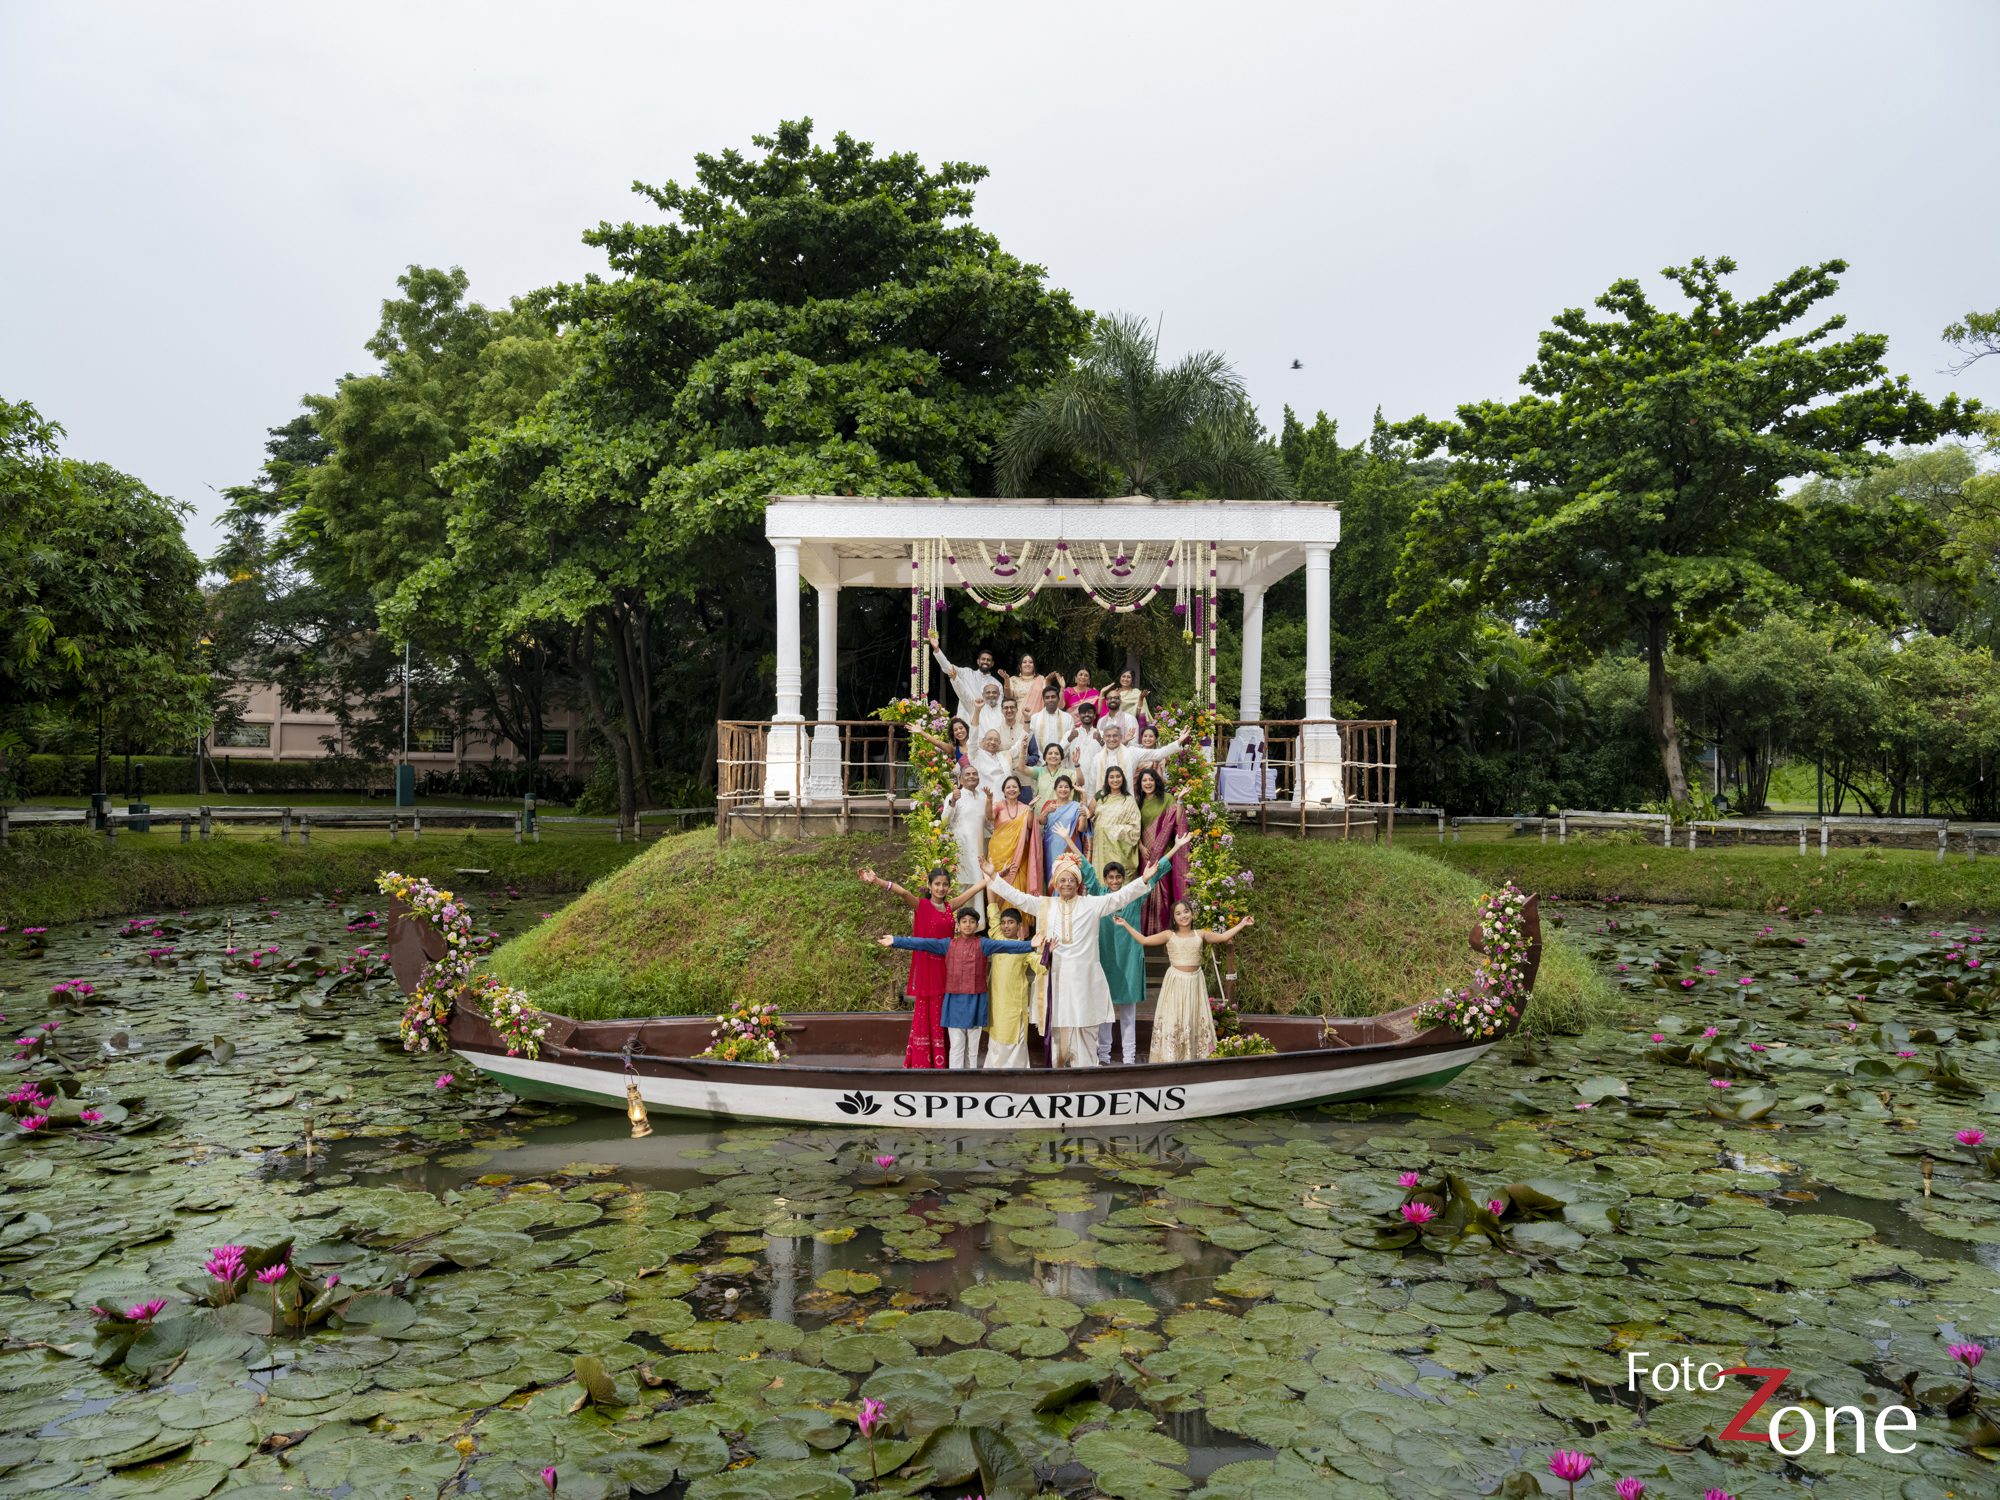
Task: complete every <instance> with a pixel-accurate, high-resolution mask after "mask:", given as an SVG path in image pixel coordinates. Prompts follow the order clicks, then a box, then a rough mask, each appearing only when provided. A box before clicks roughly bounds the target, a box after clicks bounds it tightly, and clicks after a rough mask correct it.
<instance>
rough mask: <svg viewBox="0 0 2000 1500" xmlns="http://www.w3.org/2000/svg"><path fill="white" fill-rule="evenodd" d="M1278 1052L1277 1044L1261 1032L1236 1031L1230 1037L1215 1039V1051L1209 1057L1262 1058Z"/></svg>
mask: <svg viewBox="0 0 2000 1500" xmlns="http://www.w3.org/2000/svg"><path fill="white" fill-rule="evenodd" d="M1277 1050H1278V1046H1277V1043H1275V1042H1273V1041H1272V1040H1271V1039H1270V1038H1269V1037H1267V1036H1265V1035H1263V1034H1262V1033H1260V1032H1255V1031H1236V1032H1231V1033H1230V1034H1229V1035H1228V1036H1219V1037H1217V1038H1216V1039H1215V1050H1214V1051H1213V1052H1211V1053H1209V1054H1208V1055H1209V1056H1210V1057H1211V1058H1215V1057H1262V1056H1264V1055H1265V1054H1266V1053H1269V1052H1276V1051H1277Z"/></svg>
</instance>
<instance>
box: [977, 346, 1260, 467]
mask: <svg viewBox="0 0 2000 1500" xmlns="http://www.w3.org/2000/svg"><path fill="white" fill-rule="evenodd" d="M1159 354H1160V344H1159V337H1158V335H1157V334H1156V333H1155V332H1154V331H1153V329H1152V328H1151V327H1150V326H1149V325H1148V324H1147V323H1146V320H1145V319H1143V318H1134V317H1131V316H1128V315H1126V314H1123V313H1120V314H1116V315H1114V316H1112V317H1108V318H1101V319H1099V320H1098V323H1097V326H1096V328H1095V329H1093V330H1092V332H1091V336H1090V344H1089V347H1088V348H1087V349H1085V351H1084V353H1083V356H1082V358H1081V359H1079V360H1078V361H1077V363H1076V364H1075V365H1074V366H1073V367H1072V368H1070V369H1067V370H1064V371H1063V372H1062V373H1061V374H1059V375H1058V376H1057V377H1056V378H1055V379H1054V380H1053V381H1051V382H1050V383H1049V385H1048V386H1047V387H1046V388H1045V389H1043V390H1041V391H1038V392H1036V393H1035V395H1033V396H1032V397H1030V398H1029V399H1028V401H1027V402H1026V403H1025V404H1024V405H1023V406H1022V407H1021V409H1020V410H1019V411H1018V412H1016V413H1015V414H1014V417H1013V420H1012V421H1011V422H1010V423H1009V424H1008V426H1007V431H1006V434H1005V436H1004V437H1003V438H1002V439H1001V442H1000V486H1001V488H1002V489H1003V490H1004V491H1006V493H1008V494H1010V495H1023V494H1026V493H1027V492H1028V489H1029V487H1030V486H1031V485H1032V484H1033V482H1034V479H1035V477H1036V473H1037V470H1038V469H1039V468H1040V466H1041V465H1042V463H1043V462H1044V460H1046V459H1048V458H1049V457H1051V456H1060V455H1069V456H1071V457H1074V458H1078V459H1081V460H1082V461H1083V462H1084V463H1086V464H1088V465H1093V466H1096V467H1098V468H1101V469H1104V470H1108V471H1109V472H1111V473H1113V474H1116V475H1117V476H1118V480H1119V482H1120V484H1121V485H1122V486H1123V487H1124V491H1125V493H1127V494H1132V495H1154V496H1159V497H1162V498H1167V497H1171V496H1175V495H1184V494H1189V493H1195V492H1198V493H1202V494H1207V495H1215V496H1224V497H1229V498H1232V499H1251V500H1259V499H1282V498H1286V497H1289V496H1290V494H1291V492H1292V487H1291V481H1290V478H1289V477H1288V475H1287V474H1286V472H1285V467H1284V465H1283V464H1281V463H1280V462H1279V461H1278V457H1277V455H1276V454H1275V453H1273V452H1272V451H1271V448H1270V446H1269V444H1267V443H1266V442H1265V441H1264V440H1263V436H1262V434H1261V433H1260V432H1259V430H1258V426H1257V418H1256V413H1255V412H1254V411H1252V410H1251V407H1250V402H1249V398H1248V397H1247V396H1246V395H1245V394H1244V391H1243V381H1242V379H1241V378H1240V377H1239V376H1238V375H1237V373H1236V371H1235V370H1234V369H1233V368H1231V367H1230V365H1229V363H1228V362H1227V361H1226V360H1224V359H1223V357H1222V356H1221V355H1220V354H1217V353H1216V352H1214V351H1213V350H1208V349H1204V350H1200V351H1198V352H1196V353H1193V354H1189V355H1187V356H1185V357H1184V358H1182V359H1181V360H1180V361H1179V362H1178V363H1176V364H1173V365H1169V366H1167V367H1165V368H1162V367H1161V365H1160V362H1159Z"/></svg>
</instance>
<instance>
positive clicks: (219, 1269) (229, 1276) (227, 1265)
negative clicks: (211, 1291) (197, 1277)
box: [201, 1245, 243, 1283]
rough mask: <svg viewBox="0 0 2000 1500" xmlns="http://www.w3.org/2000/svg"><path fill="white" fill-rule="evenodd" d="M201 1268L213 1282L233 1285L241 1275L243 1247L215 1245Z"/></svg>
mask: <svg viewBox="0 0 2000 1500" xmlns="http://www.w3.org/2000/svg"><path fill="white" fill-rule="evenodd" d="M201 1268H202V1269H203V1270H204V1271H206V1272H208V1274H209V1275H210V1276H212V1277H213V1278H214V1279H215V1280H217V1281H220V1282H224V1283H233V1282H234V1281H235V1280H236V1279H237V1278H238V1277H240V1276H241V1275H242V1274H243V1247H242V1246H241V1245H217V1246H216V1247H215V1248H214V1249H213V1250H211V1251H209V1252H208V1259H207V1260H205V1261H203V1262H202V1264H201Z"/></svg>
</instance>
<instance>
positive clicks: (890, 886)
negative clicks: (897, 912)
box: [861, 865, 917, 911]
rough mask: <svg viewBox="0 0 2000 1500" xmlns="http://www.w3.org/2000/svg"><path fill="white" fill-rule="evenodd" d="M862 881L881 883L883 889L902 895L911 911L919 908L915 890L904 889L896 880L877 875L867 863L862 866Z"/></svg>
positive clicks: (869, 883)
mask: <svg viewBox="0 0 2000 1500" xmlns="http://www.w3.org/2000/svg"><path fill="white" fill-rule="evenodd" d="M861 883H862V884H863V885H879V886H880V887H881V888H882V889H883V890H885V891H887V892H888V893H889V894H890V895H892V896H901V897H902V898H903V904H904V905H905V906H907V907H909V909H910V910H911V911H915V910H916V909H917V897H916V893H915V892H913V891H906V890H904V889H903V888H902V887H901V886H900V885H897V884H896V882H895V881H893V880H884V879H883V878H882V877H881V876H880V875H877V874H876V873H875V872H874V870H872V869H870V868H869V867H868V866H866V865H864V866H862V869H861Z"/></svg>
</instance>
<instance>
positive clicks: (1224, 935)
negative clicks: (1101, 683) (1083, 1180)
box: [861, 646, 1251, 1068]
mask: <svg viewBox="0 0 2000 1500" xmlns="http://www.w3.org/2000/svg"><path fill="white" fill-rule="evenodd" d="M933 650H935V651H936V653H937V659H938V663H939V665H940V666H941V667H942V668H943V670H944V673H945V676H946V678H947V679H948V680H949V681H950V682H951V684H952V687H953V689H954V691H955V692H956V695H957V698H958V709H957V712H956V714H955V715H954V717H953V719H952V723H951V728H950V739H949V741H946V740H944V739H935V741H934V742H935V743H937V744H938V745H939V746H940V747H941V748H943V749H945V750H946V751H948V752H949V753H950V754H951V756H952V757H953V761H954V764H955V766H956V770H957V775H958V784H957V786H956V787H955V788H954V790H953V791H952V792H951V794H950V795H949V797H948V798H947V799H946V801H945V804H944V808H943V814H944V817H945V820H946V823H947V825H948V826H949V827H950V829H951V832H952V837H953V841H954V842H955V844H956V845H957V852H958V861H957V870H956V872H953V871H951V870H946V869H942V868H940V869H936V870H932V871H931V872H930V874H929V878H928V880H927V882H926V886H927V889H926V890H925V892H924V894H923V895H921V896H920V895H918V894H917V893H915V892H912V891H909V890H906V889H905V888H904V887H902V886H900V885H898V884H896V883H895V882H894V881H890V880H884V879H882V878H881V877H879V876H878V875H876V873H875V872H874V871H873V870H867V869H864V870H863V871H862V872H861V879H862V880H863V881H864V882H865V883H867V884H869V885H876V886H881V887H883V888H884V889H887V890H888V891H890V892H891V893H892V894H894V895H897V896H899V897H900V898H901V899H902V900H903V901H904V902H905V903H906V904H907V905H908V906H909V908H910V910H911V911H912V913H913V914H914V922H913V926H914V934H913V935H912V936H910V937H897V936H895V935H893V934H888V933H885V934H883V936H882V938H881V942H882V945H883V946H884V947H895V948H903V949H907V950H909V951H910V954H911V957H910V977H909V982H908V984H907V986H906V987H905V991H904V992H905V994H906V995H907V996H908V997H909V999H910V1001H911V1007H912V1015H911V1018H910V1040H909V1045H908V1047H907V1048H906V1050H905V1052H904V1058H903V1063H904V1066H905V1067H910V1068H947V1067H948V1068H976V1067H979V1066H980V1065H981V1061H980V1051H981V1044H982V1035H983V1036H984V1037H985V1038H987V1039H988V1044H987V1046H986V1049H985V1063H984V1065H985V1066H986V1067H989V1068H1023V1067H1028V1066H1030V1060H1029V1053H1028V1029H1029V1027H1030V1025H1032V1026H1033V1027H1034V1029H1035V1030H1036V1031H1037V1032H1040V1033H1042V1034H1043V1035H1044V1036H1045V1038H1046V1040H1047V1043H1048V1054H1049V1061H1050V1063H1051V1064H1052V1065H1053V1066H1056V1067H1090V1066H1094V1065H1097V1064H1104V1063H1109V1062H1110V1061H1111V1057H1112V1048H1113V1044H1114V1042H1115V1043H1116V1044H1117V1046H1118V1052H1119V1055H1120V1058H1121V1060H1122V1061H1124V1062H1126V1063H1134V1062H1137V1061H1138V1056H1137V1046H1138V1040H1137V1038H1138V1026H1137V1011H1138V1006H1139V1003H1140V1002H1141V1001H1142V1000H1144V999H1145V995H1146V957H1145V950H1146V949H1148V948H1155V947H1164V948H1165V949H1166V952H1167V960H1168V967H1167V971H1166V976H1165V978H1164V979H1163V980H1162V982H1161V985H1160V992H1159V997H1158V1004H1157V1006H1156V1008H1155V1014H1154V1018H1153V1027H1152V1035H1151V1039H1150V1046H1149V1048H1148V1051H1147V1056H1146V1061H1147V1062H1185V1061H1190V1060H1195V1059H1199V1058H1204V1057H1207V1056H1209V1055H1210V1054H1212V1053H1213V1052H1214V1050H1215V1025H1214V1021H1213V1019H1212V1017H1211V1015H1210V1013H1209V1006H1208V987H1207V985H1206V983H1205V982H1204V981H1203V979H1202V976H1201V954H1202V949H1203V947H1204V945H1206V944H1210V943H1226V942H1228V941H1230V940H1231V939H1232V938H1234V937H1235V936H1236V934H1237V933H1239V932H1240V931H1242V930H1243V928H1244V927H1247V926H1248V925H1250V920H1251V919H1249V918H1247V917H1246V918H1245V919H1244V920H1243V921H1242V922H1240V923H1238V924H1237V925H1236V926H1234V927H1232V928H1230V929H1228V930H1227V931H1225V932H1215V931H1203V930H1201V929H1198V928H1197V927H1196V926H1195V925H1194V908H1193V905H1192V903H1191V902H1190V901H1189V900H1188V899H1187V889H1188V886H1187V853H1186V851H1187V845H1188V841H1189V834H1188V827H1187V817H1186V814H1185V812H1184V811H1183V809H1182V808H1181V806H1180V804H1179V803H1178V802H1177V801H1175V800H1174V798H1173V797H1172V795H1171V794H1170V792H1169V789H1168V784H1167V778H1166V772H1165V769H1164V762H1165V761H1166V759H1167V757H1168V756H1170V755H1172V754H1173V753H1174V752H1175V751H1177V750H1179V749H1180V748H1181V747H1182V745H1183V744H1184V743H1185V737H1184V736H1183V737H1181V738H1176V739H1174V740H1171V741H1169V742H1167V743H1166V744H1161V743H1160V740H1159V733H1158V729H1157V727H1156V726H1155V725H1154V724H1153V723H1152V722H1151V720H1150V718H1149V717H1148V716H1147V713H1146V694H1145V693H1144V691H1143V690H1140V689H1137V688H1135V687H1134V686H1133V684H1132V674H1131V673H1130V672H1127V673H1124V674H1123V675H1122V676H1121V677H1120V678H1119V681H1118V685H1117V686H1116V687H1112V688H1104V689H1095V688H1093V687H1092V686H1091V682H1090V674H1089V672H1088V670H1087V669H1082V668H1079V669H1078V671H1077V672H1076V674H1075V680H1074V684H1073V685H1072V684H1070V683H1067V682H1065V680H1064V679H1063V677H1062V676H1061V674H1059V673H1050V674H1047V675H1044V674H1041V673H1039V672H1037V671H1036V670H1035V662H1034V658H1033V657H1030V656H1024V657H1022V658H1021V663H1020V671H1019V672H1018V673H1015V674H1011V675H1006V676H1001V675H997V674H995V672H994V671H993V657H992V653H990V652H985V651H982V652H980V653H979V655H978V657H977V658H976V659H975V662H974V665H972V666H969V667H955V666H953V665H952V664H951V662H950V661H949V660H948V659H947V658H946V657H945V654H944V652H943V651H942V650H938V649H937V648H936V647H935V646H934V647H933ZM1031 705H1038V706H1031ZM922 732H923V731H919V733H922ZM954 873H955V874H956V876H957V885H958V887H959V889H958V890H957V892H956V894H954V893H953V889H952V888H953V875H954ZM1142 902H1143V905H1141V903H1142ZM1135 907H1137V908H1138V913H1137V914H1138V916H1139V921H1138V923H1137V924H1134V923H1133V922H1131V921H1129V920H1128V919H1127V915H1126V914H1127V913H1128V912H1130V911H1131V910H1132V909H1133V908H1135Z"/></svg>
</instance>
